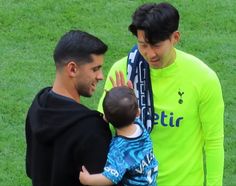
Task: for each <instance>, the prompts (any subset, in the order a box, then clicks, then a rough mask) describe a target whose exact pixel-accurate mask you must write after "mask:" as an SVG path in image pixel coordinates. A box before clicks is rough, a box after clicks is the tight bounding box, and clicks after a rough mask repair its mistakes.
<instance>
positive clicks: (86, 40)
mask: <svg viewBox="0 0 236 186" xmlns="http://www.w3.org/2000/svg"><path fill="white" fill-rule="evenodd" d="M106 51H107V45H106V44H104V43H103V42H102V41H101V40H100V39H98V38H96V37H94V36H92V35H90V34H88V33H86V32H82V31H79V30H72V31H70V32H68V33H66V34H65V35H64V36H62V38H61V39H60V41H59V42H58V44H57V46H56V48H55V50H54V61H55V65H56V78H55V81H54V84H53V86H52V87H47V88H44V89H42V90H41V91H40V92H39V93H38V94H37V95H36V97H35V99H34V100H33V102H32V105H31V106H30V108H29V111H28V114H27V118H26V128H25V130H26V142H27V151H26V173H27V175H28V176H29V177H30V178H31V179H32V185H33V186H78V185H82V184H81V183H80V182H79V179H78V177H79V172H80V170H81V167H82V165H85V166H86V167H87V168H88V170H89V171H90V172H91V173H99V172H101V171H103V167H104V165H105V162H106V156H107V152H108V148H109V143H110V140H111V132H110V129H109V126H108V124H107V123H105V122H104V120H103V118H102V114H100V113H99V112H97V111H93V110H90V109H88V108H87V107H85V106H84V105H82V104H80V96H85V97H90V96H92V94H93V92H94V91H95V89H96V85H97V83H98V82H99V81H100V80H102V79H103V74H102V70H101V67H102V64H103V60H104V54H105V52H106Z"/></svg>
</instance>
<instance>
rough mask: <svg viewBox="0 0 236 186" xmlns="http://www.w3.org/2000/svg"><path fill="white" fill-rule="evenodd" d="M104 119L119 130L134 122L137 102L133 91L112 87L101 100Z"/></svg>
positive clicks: (126, 88)
mask: <svg viewBox="0 0 236 186" xmlns="http://www.w3.org/2000/svg"><path fill="white" fill-rule="evenodd" d="M103 110H104V114H105V117H106V119H107V120H108V121H109V122H110V123H111V124H112V125H113V126H114V127H115V128H121V127H124V126H127V125H130V124H131V123H133V122H134V120H135V118H136V116H137V113H138V102H137V98H136V96H135V94H134V90H133V89H131V88H128V87H125V86H123V87H114V88H112V89H111V90H110V91H107V92H106V95H105V98H104V100H103Z"/></svg>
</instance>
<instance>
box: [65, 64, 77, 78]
mask: <svg viewBox="0 0 236 186" xmlns="http://www.w3.org/2000/svg"><path fill="white" fill-rule="evenodd" d="M66 71H67V74H68V75H69V76H70V77H75V76H76V73H77V71H78V66H77V64H76V63H75V62H74V61H70V62H69V63H67V64H66Z"/></svg>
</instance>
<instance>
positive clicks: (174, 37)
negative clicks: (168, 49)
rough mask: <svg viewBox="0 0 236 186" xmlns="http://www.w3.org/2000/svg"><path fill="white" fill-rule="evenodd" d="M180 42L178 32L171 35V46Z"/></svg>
mask: <svg viewBox="0 0 236 186" xmlns="http://www.w3.org/2000/svg"><path fill="white" fill-rule="evenodd" d="M179 40H180V32H179V31H175V32H174V33H173V34H172V41H173V44H174V45H175V44H176V43H178V42H179Z"/></svg>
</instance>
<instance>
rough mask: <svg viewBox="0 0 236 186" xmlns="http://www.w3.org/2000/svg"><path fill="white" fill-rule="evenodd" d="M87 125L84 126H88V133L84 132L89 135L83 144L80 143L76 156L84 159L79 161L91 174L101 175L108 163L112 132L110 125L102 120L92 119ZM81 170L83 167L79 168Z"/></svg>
mask: <svg viewBox="0 0 236 186" xmlns="http://www.w3.org/2000/svg"><path fill="white" fill-rule="evenodd" d="M86 123H87V124H86ZM86 123H85V124H84V125H86V126H87V129H86V130H87V132H86V131H84V132H86V133H87V134H86V135H85V138H84V140H83V142H80V144H81V145H79V146H80V147H79V146H78V148H77V151H76V154H77V155H78V156H77V155H75V156H77V157H79V156H80V157H82V158H81V159H80V160H78V161H80V163H81V164H82V165H85V167H86V168H87V169H88V171H89V172H90V173H100V172H102V171H103V168H104V166H105V163H106V158H107V153H108V150H109V144H110V141H111V132H110V129H109V126H108V124H106V123H105V122H103V119H102V118H95V119H93V118H90V119H88V120H87V121H86ZM88 123H89V125H88ZM81 153H82V156H81ZM79 154H80V155H79ZM79 169H81V167H79Z"/></svg>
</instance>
